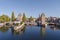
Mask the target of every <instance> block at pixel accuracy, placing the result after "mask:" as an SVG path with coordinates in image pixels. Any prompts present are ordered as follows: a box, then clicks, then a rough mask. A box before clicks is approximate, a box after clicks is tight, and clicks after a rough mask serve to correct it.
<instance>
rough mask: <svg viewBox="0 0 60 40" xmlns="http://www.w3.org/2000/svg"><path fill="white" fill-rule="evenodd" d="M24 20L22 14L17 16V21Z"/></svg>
mask: <svg viewBox="0 0 60 40" xmlns="http://www.w3.org/2000/svg"><path fill="white" fill-rule="evenodd" d="M22 18H23V15H22V14H21V13H20V14H19V15H18V16H17V18H16V20H18V21H22Z"/></svg>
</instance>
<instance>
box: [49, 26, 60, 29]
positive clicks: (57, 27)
mask: <svg viewBox="0 0 60 40" xmlns="http://www.w3.org/2000/svg"><path fill="white" fill-rule="evenodd" d="M50 29H52V30H56V29H58V30H60V27H59V26H55V25H50Z"/></svg>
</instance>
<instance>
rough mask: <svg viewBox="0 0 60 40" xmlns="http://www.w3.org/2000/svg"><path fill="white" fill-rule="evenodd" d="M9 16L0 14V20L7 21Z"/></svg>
mask: <svg viewBox="0 0 60 40" xmlns="http://www.w3.org/2000/svg"><path fill="white" fill-rule="evenodd" d="M9 21H10V18H9V17H8V16H7V15H2V16H0V22H2V23H3V22H9Z"/></svg>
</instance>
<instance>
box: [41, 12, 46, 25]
mask: <svg viewBox="0 0 60 40" xmlns="http://www.w3.org/2000/svg"><path fill="white" fill-rule="evenodd" d="M41 24H42V25H43V24H45V14H44V13H42V14H41Z"/></svg>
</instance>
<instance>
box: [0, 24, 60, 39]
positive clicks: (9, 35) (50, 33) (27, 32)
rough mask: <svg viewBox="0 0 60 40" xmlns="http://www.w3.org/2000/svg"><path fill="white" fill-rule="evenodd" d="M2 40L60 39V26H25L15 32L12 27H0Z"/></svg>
mask: <svg viewBox="0 0 60 40" xmlns="http://www.w3.org/2000/svg"><path fill="white" fill-rule="evenodd" d="M0 40H60V27H57V26H53V25H51V26H47V27H42V26H29V25H27V26H25V28H24V29H23V30H21V31H18V32H15V31H13V30H11V28H8V27H4V28H0Z"/></svg>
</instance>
